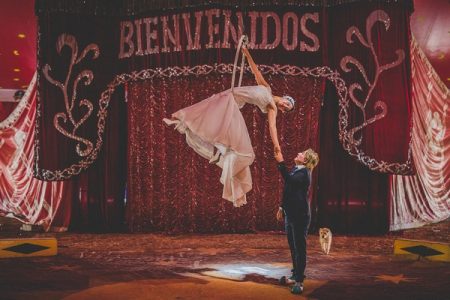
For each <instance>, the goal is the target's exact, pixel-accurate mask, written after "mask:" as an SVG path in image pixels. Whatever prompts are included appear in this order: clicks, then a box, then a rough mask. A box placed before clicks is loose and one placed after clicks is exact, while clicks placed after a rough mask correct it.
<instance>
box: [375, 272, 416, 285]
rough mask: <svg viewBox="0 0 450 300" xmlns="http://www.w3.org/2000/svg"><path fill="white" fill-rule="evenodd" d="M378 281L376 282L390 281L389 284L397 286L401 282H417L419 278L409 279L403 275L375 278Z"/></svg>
mask: <svg viewBox="0 0 450 300" xmlns="http://www.w3.org/2000/svg"><path fill="white" fill-rule="evenodd" d="M375 278H376V280H375V281H388V282H392V283H395V284H399V282H401V281H405V282H408V281H416V280H417V278H407V277H405V276H404V275H403V274H399V275H378V276H375Z"/></svg>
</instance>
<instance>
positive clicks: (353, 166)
mask: <svg viewBox="0 0 450 300" xmlns="http://www.w3.org/2000/svg"><path fill="white" fill-rule="evenodd" d="M382 10H384V11H386V12H388V14H386V13H384V12H383V11H382ZM409 14H410V12H409V11H408V10H405V9H404V7H402V6H401V5H394V4H393V5H390V7H389V10H387V9H386V7H384V6H383V5H382V4H379V5H366V4H362V3H354V4H349V5H347V6H345V7H336V8H334V9H333V10H329V11H328V19H329V22H330V24H332V27H331V25H330V27H329V28H328V29H327V30H326V34H327V35H328V38H327V40H328V43H329V44H328V53H329V54H328V57H329V59H330V62H329V63H330V65H331V66H332V67H334V68H336V69H338V70H340V71H341V74H342V77H343V78H344V80H345V82H346V85H347V86H348V87H349V96H350V97H349V98H348V99H347V100H348V105H347V107H348V109H347V110H343V109H342V108H343V106H345V105H346V103H343V102H342V101H341V102H340V100H339V98H338V97H337V94H336V91H335V87H334V86H332V85H328V87H327V90H326V94H325V99H324V106H323V108H322V112H321V124H320V155H321V161H320V164H319V183H318V184H319V190H318V196H317V201H318V206H317V214H316V215H315V219H313V224H317V227H329V228H331V230H332V231H334V232H343V233H344V232H345V233H372V234H378V233H380V232H386V231H387V230H388V228H389V213H388V212H389V199H390V198H389V191H390V189H389V187H390V186H389V176H388V175H387V174H382V173H379V172H375V171H371V170H370V169H368V168H367V167H366V166H369V167H371V169H373V170H376V171H382V172H387V173H400V174H410V173H411V172H412V171H413V169H412V162H411V157H410V153H409V148H410V147H409V144H410V142H409V141H410V139H411V138H410V128H411V124H412V123H411V116H412V114H411V106H410V103H411V96H410V88H411V82H410V59H409V51H408V49H409ZM355 15H358V16H364V17H361V18H355V17H354V16H355ZM394 22H395V23H394ZM387 24H389V26H387ZM357 31H359V32H360V34H361V38H357V37H356V36H355V34H353V33H354V32H357ZM369 34H370V36H369ZM349 37H350V38H349ZM361 40H364V42H365V43H367V44H366V45H365V46H364V45H363V43H362V42H361ZM371 46H373V48H372V49H373V51H374V52H372V51H371V48H370V47H371ZM398 50H402V51H404V53H403V54H404V59H403V60H402V63H400V64H399V65H396V66H394V67H393V68H391V69H385V70H384V71H383V72H381V73H380V72H379V71H380V68H379V67H380V66H383V65H386V64H388V65H389V64H392V65H395V63H394V62H395V61H396V60H397V59H398V58H399V54H398ZM344 57H347V59H343V58H344ZM348 57H352V58H348ZM348 61H352V63H348ZM358 62H359V63H358ZM377 62H378V68H377ZM346 68H348V70H346ZM377 69H378V72H377ZM377 74H378V75H377ZM364 75H365V76H366V77H367V82H366V80H365V79H364ZM353 84H359V86H360V87H361V90H358V89H356V90H355V92H354V95H353V96H354V99H355V101H353V100H352V97H351V95H350V94H351V86H352V85H353ZM372 86H373V87H374V89H373V90H372V91H373V92H371V87H372ZM365 99H366V100H365ZM358 100H360V102H356V101H358ZM364 101H367V102H365V103H364ZM377 101H383V102H384V105H385V106H386V109H385V112H386V113H385V116H384V117H382V118H380V119H378V120H376V121H375V122H373V123H369V122H368V121H369V120H370V119H371V118H373V117H374V116H375V115H377V114H378V113H379V112H380V110H379V109H376V108H375V107H376V102H377ZM358 126H362V129H361V130H360V131H359V132H358V131H357V132H356V133H355V135H351V134H350V131H351V129H354V128H357V127H358ZM342 128H347V129H346V130H344V131H342V130H338V129H342ZM359 139H361V140H360V142H359V141H358V140H359ZM343 148H344V149H343ZM349 153H350V154H351V156H349ZM373 158H376V161H375V160H374V159H373ZM314 221H316V222H314Z"/></svg>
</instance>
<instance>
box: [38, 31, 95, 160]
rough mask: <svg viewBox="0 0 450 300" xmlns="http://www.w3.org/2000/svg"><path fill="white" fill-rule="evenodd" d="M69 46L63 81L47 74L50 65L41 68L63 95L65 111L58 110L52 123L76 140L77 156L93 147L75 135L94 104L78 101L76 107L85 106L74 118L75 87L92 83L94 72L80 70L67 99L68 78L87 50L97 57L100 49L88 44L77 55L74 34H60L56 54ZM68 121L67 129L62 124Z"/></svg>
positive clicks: (83, 155) (61, 131)
mask: <svg viewBox="0 0 450 300" xmlns="http://www.w3.org/2000/svg"><path fill="white" fill-rule="evenodd" d="M65 46H67V47H69V48H70V49H71V50H72V51H71V58H70V64H69V69H68V72H67V75H66V78H65V80H64V82H59V81H57V80H55V79H53V78H52V77H51V76H50V75H49V71H51V67H50V66H49V65H48V64H46V65H45V66H44V67H43V69H42V73H43V74H44V76H45V78H46V79H47V80H48V81H49V82H50V83H52V84H53V85H55V86H57V87H58V88H59V89H60V90H61V92H62V94H63V96H64V104H65V108H66V111H65V112H59V113H57V114H56V115H55V116H54V118H53V125H54V126H55V128H56V130H58V131H59V132H60V133H61V134H63V135H64V136H66V137H68V138H70V139H72V140H75V141H77V142H78V143H77V145H76V152H77V153H78V155H79V156H82V157H85V156H87V155H89V154H90V153H91V152H92V150H93V149H94V146H93V143H92V142H91V141H89V140H88V139H86V138H83V137H80V136H79V135H77V129H78V128H79V127H80V126H81V125H83V123H84V122H85V121H86V120H87V119H88V118H89V117H90V116H91V114H92V111H93V110H94V106H93V105H92V102H90V101H89V100H88V99H82V100H80V101H79V102H78V108H80V109H81V108H83V107H84V108H85V110H86V111H85V112H84V114H83V115H82V117H81V118H80V119H79V120H75V118H74V115H73V108H74V107H75V102H76V100H77V88H78V85H79V84H80V83H83V84H84V85H90V84H91V83H92V80H93V79H94V74H93V73H92V71H91V70H83V71H81V72H80V73H79V74H78V75H77V77H76V78H75V80H74V82H73V86H72V91H71V97H70V100H69V91H68V90H69V80H70V79H71V76H72V71H73V67H74V66H75V65H77V64H78V63H80V62H81V61H82V60H83V59H84V58H85V57H86V55H87V54H88V53H89V52H93V57H92V59H97V58H98V56H99V54H100V50H99V48H98V46H97V45H96V44H89V45H88V46H86V48H85V49H84V50H83V52H82V53H81V55H80V56H78V44H77V41H76V39H75V37H74V36H72V35H70V34H61V35H60V36H59V37H58V41H57V42H56V50H57V52H58V54H61V50H62V49H63V48H64V47H65ZM68 121H70V123H71V125H72V128H71V129H67V127H66V128H65V127H64V126H63V124H67V123H68Z"/></svg>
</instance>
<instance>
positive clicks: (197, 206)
mask: <svg viewBox="0 0 450 300" xmlns="http://www.w3.org/2000/svg"><path fill="white" fill-rule="evenodd" d="M267 79H268V81H269V82H270V84H271V86H272V88H273V93H274V94H275V95H284V94H289V95H291V96H293V97H294V98H295V99H297V103H298V105H297V107H296V109H295V111H294V112H291V113H288V114H281V113H280V114H279V115H278V119H277V124H278V132H279V136H280V141H281V146H282V149H283V152H284V156H285V159H286V160H287V161H288V162H289V163H291V162H292V161H293V158H294V157H295V155H296V154H297V152H298V151H301V150H303V149H305V148H307V147H312V148H314V149H318V121H319V120H318V119H319V111H320V106H321V102H322V98H323V97H322V94H323V93H322V87H323V84H322V79H315V78H305V77H295V76H285V77H283V76H273V77H271V76H267ZM230 81H231V76H229V75H208V76H189V77H177V78H158V79H152V80H145V81H137V82H133V83H131V84H130V85H129V88H128V106H129V107H128V121H129V126H128V128H129V129H128V136H129V150H128V161H129V168H128V202H127V216H126V220H127V224H128V227H129V229H130V230H131V231H165V232H215V233H217V232H247V231H259V230H278V229H281V228H282V227H281V226H282V224H279V223H277V221H276V220H275V213H276V210H277V208H278V205H279V202H280V197H281V193H282V187H283V183H282V181H281V177H280V176H279V173H278V170H277V168H276V162H275V160H274V159H273V154H272V153H273V148H272V144H271V140H270V136H269V129H268V122H267V115H265V114H263V113H261V111H259V109H258V108H257V107H254V106H251V105H246V106H244V107H243V108H242V113H243V115H244V118H245V121H246V123H247V127H248V129H249V133H250V138H251V140H252V145H253V148H254V150H255V154H256V159H255V162H254V163H253V164H252V166H251V172H252V177H253V190H252V191H251V192H250V193H249V194H247V201H248V203H247V204H246V205H245V206H243V207H241V208H234V207H233V206H232V203H231V202H228V201H226V200H224V199H222V197H221V196H222V184H221V183H220V182H219V178H220V174H221V169H220V168H218V167H217V166H215V165H211V164H209V163H208V161H206V160H205V159H203V158H202V157H200V156H199V155H197V154H196V153H195V152H194V151H193V150H192V149H191V148H189V146H188V145H187V144H186V141H185V136H184V135H180V134H179V133H178V132H177V131H174V130H173V128H172V127H167V126H165V124H164V123H163V121H162V119H163V118H164V117H167V116H170V114H171V113H173V112H175V111H177V110H179V109H181V108H183V107H186V106H189V105H192V104H194V103H196V102H198V101H201V100H202V99H205V98H207V97H209V96H211V95H212V94H214V93H218V92H220V91H223V90H225V89H227V88H229V86H230ZM252 84H254V81H253V79H252V78H251V77H250V75H248V76H247V77H246V78H244V81H243V85H252Z"/></svg>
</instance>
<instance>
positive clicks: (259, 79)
mask: <svg viewBox="0 0 450 300" xmlns="http://www.w3.org/2000/svg"><path fill="white" fill-rule="evenodd" d="M242 52H243V53H244V55H245V56H246V57H247V60H248V64H249V65H250V69H251V70H252V73H253V74H254V75H255V79H256V82H257V83H258V85H264V86H266V87H268V88H270V85H269V84H268V83H267V81H266V80H265V79H264V77H263V76H262V74H261V72H260V71H259V70H258V66H257V65H256V64H255V61H254V60H253V57H252V56H251V55H250V52H249V51H248V49H247V48H246V47H242Z"/></svg>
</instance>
